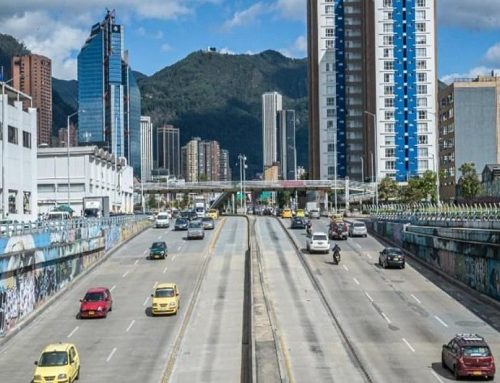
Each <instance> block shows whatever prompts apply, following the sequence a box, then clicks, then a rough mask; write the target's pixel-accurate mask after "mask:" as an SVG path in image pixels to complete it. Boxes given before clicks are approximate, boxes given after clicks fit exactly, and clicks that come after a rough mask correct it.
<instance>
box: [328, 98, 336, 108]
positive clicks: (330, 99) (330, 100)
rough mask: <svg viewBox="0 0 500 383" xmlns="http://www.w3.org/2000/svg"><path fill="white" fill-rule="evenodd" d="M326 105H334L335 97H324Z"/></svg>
mask: <svg viewBox="0 0 500 383" xmlns="http://www.w3.org/2000/svg"><path fill="white" fill-rule="evenodd" d="M326 105H327V106H335V97H327V98H326Z"/></svg>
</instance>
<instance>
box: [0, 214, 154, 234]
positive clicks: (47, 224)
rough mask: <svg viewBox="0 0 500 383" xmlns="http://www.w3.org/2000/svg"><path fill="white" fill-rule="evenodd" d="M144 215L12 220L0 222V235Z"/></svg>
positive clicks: (115, 221) (102, 223)
mask: <svg viewBox="0 0 500 383" xmlns="http://www.w3.org/2000/svg"><path fill="white" fill-rule="evenodd" d="M145 218H146V216H145V215H142V214H141V215H122V216H114V217H108V218H75V219H65V220H40V221H32V222H12V223H4V224H0V237H13V236H17V235H25V234H34V233H41V232H57V231H65V230H71V229H77V228H82V227H88V226H96V225H100V226H106V225H113V224H121V223H125V222H131V221H139V220H143V219H145Z"/></svg>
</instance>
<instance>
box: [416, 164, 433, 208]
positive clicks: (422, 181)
mask: <svg viewBox="0 0 500 383" xmlns="http://www.w3.org/2000/svg"><path fill="white" fill-rule="evenodd" d="M436 185H437V174H436V173H435V172H433V171H431V170H427V171H426V172H425V173H424V174H423V175H422V177H420V178H419V188H420V190H421V191H422V194H423V195H424V198H425V199H428V198H429V197H430V200H431V202H432V203H437V186H436Z"/></svg>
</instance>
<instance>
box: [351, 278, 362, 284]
mask: <svg viewBox="0 0 500 383" xmlns="http://www.w3.org/2000/svg"><path fill="white" fill-rule="evenodd" d="M352 280H353V281H354V283H356V284H357V285H358V286H359V285H360V284H361V283H359V281H358V280H357V279H356V278H353V279H352Z"/></svg>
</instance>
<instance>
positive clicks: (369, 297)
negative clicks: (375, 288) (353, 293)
mask: <svg viewBox="0 0 500 383" xmlns="http://www.w3.org/2000/svg"><path fill="white" fill-rule="evenodd" d="M365 295H366V297H367V298H368V299H369V300H370V302H372V303H373V298H372V297H371V296H370V294H368V293H367V292H366V291H365Z"/></svg>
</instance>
